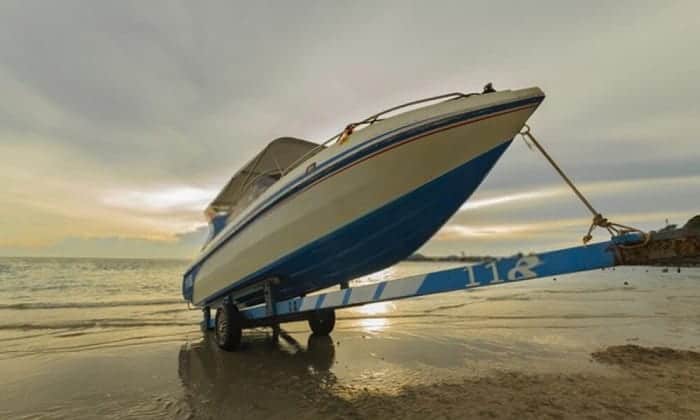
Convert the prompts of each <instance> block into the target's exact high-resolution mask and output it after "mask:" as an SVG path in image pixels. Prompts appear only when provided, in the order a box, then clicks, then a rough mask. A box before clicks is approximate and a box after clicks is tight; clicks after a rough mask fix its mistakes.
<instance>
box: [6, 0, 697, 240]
mask: <svg viewBox="0 0 700 420" xmlns="http://www.w3.org/2000/svg"><path fill="white" fill-rule="evenodd" d="M699 12H700V5H699V4H698V3H697V2H690V1H688V2H683V1H680V2H673V3H668V4H658V3H649V4H641V3H639V2H632V1H620V2H616V3H615V4H613V5H611V4H609V3H607V2H600V3H596V2H593V3H587V4H585V5H583V4H581V5H575V4H565V3H562V2H554V1H551V2H545V3H538V5H536V6H533V5H531V4H526V3H522V4H521V3H511V4H505V3H500V2H446V3H441V4H440V5H439V6H438V7H436V6H435V5H433V4H428V3H417V4H406V3H405V2H386V3H382V4H381V5H376V4H371V5H370V4H363V3H362V2H359V3H358V2H355V3H344V4H337V3H332V4H330V3H329V4H319V3H317V2H301V3H299V2H297V3H295V4H293V5H292V4H289V5H285V4H263V3H255V4H252V3H251V4H246V5H245V6H243V5H240V4H235V3H206V4H199V3H198V4H196V5H195V4H188V3H172V2H168V3H165V2H162V3H159V2H148V3H144V2H131V3H130V2H126V3H124V2H121V3H109V4H108V3H95V2H89V1H67V2H61V3H60V4H59V3H51V2H48V3H47V2H33V1H16V2H4V3H2V5H0V91H2V92H3V95H2V96H0V156H2V165H0V191H3V194H2V195H0V246H4V247H6V248H7V247H11V246H12V247H14V246H31V247H39V246H47V244H49V243H60V241H61V240H62V239H65V238H69V237H70V238H77V239H75V240H76V241H78V242H79V241H80V240H89V239H90V238H133V239H134V240H136V239H139V238H140V239H143V240H145V241H152V240H159V241H163V242H158V243H159V244H162V245H163V247H165V246H166V245H165V244H173V243H176V238H178V236H177V235H178V234H180V233H182V232H188V231H192V230H194V229H196V228H197V227H199V226H201V223H202V221H203V219H202V216H201V211H202V210H203V207H204V206H205V205H206V203H208V201H209V199H210V198H213V196H214V195H215V192H216V191H218V189H219V188H220V187H221V186H223V184H224V183H225V182H226V181H227V180H228V178H229V177H230V176H231V174H233V173H234V172H235V171H236V170H237V169H238V168H239V167H240V166H241V165H242V164H244V163H245V162H246V161H248V159H250V158H251V157H252V156H253V155H255V154H256V153H257V152H258V151H259V150H260V149H261V148H262V147H264V145H265V144H266V143H267V142H269V141H270V140H272V139H274V138H276V137H280V136H284V135H294V136H298V137H302V138H309V139H312V140H313V139H315V140H323V139H325V138H327V137H329V136H330V135H332V134H334V133H336V132H337V131H338V129H339V128H342V127H344V126H345V124H346V123H347V122H349V121H355V120H358V119H360V118H362V117H364V116H366V115H369V114H371V113H373V112H375V111H377V110H379V109H384V108H386V107H388V106H391V105H394V104H396V103H400V102H403V101H407V100H411V99H415V98H418V97H425V96H432V95H434V94H436V93H441V92H447V91H454V90H465V91H474V90H478V89H480V88H481V86H483V85H484V84H485V83H486V82H489V81H493V82H495V85H496V87H497V88H499V89H506V88H519V87H525V86H530V85H539V86H541V87H542V88H543V89H544V91H545V92H546V93H547V95H548V97H547V99H546V101H545V102H544V104H543V105H542V107H541V108H540V110H538V112H537V113H536V114H535V115H534V117H533V119H532V121H531V125H532V127H533V129H534V132H535V135H536V136H538V138H539V139H540V140H541V141H542V142H543V143H544V144H545V145H546V146H547V147H548V149H549V150H550V152H551V153H552V155H554V156H555V158H557V159H558V161H559V162H560V163H562V164H563V166H564V167H565V168H567V171H568V172H569V173H570V174H571V175H572V177H573V178H574V179H575V180H577V181H578V182H581V185H582V188H584V189H588V188H589V187H591V188H597V187H596V185H597V184H596V183H605V182H608V181H610V180H619V179H622V180H635V179H638V178H644V179H654V178H668V179H680V178H682V177H691V178H692V177H696V176H697V175H698V166H697V162H698V161H700V154H699V153H700V152H699V150H700V148H698V147H697V141H696V140H695V139H696V135H695V133H696V131H697V129H698V127H697V121H698V116H699V115H698V108H697V106H696V102H697V96H698V90H697V87H696V86H697V83H696V81H695V78H696V75H697V74H698V71H699V70H700V59H699V58H698V55H697V54H696V53H695V52H696V49H697V45H698V43H700V28H699V27H698V25H697V22H696V16H697V14H698V13H699ZM669 63H672V64H669ZM689 179H690V178H689ZM555 182H558V180H556V178H554V177H553V175H552V172H551V169H550V168H549V167H547V166H546V164H545V163H544V162H543V161H542V160H541V158H540V157H539V156H538V155H536V154H533V153H532V152H530V151H528V150H527V148H525V147H524V146H523V145H522V144H521V142H520V141H518V142H516V143H515V144H514V145H513V146H512V147H511V148H510V150H509V151H508V152H507V153H506V155H505V156H504V158H503V159H502V160H501V161H500V162H499V164H498V165H497V166H496V168H495V169H494V171H493V172H492V174H491V175H490V176H489V177H488V179H487V180H486V182H485V184H484V185H483V187H482V189H481V190H480V194H479V195H476V196H475V197H474V198H473V201H472V202H470V203H468V204H467V206H466V207H465V209H466V210H468V211H465V212H460V213H459V214H458V215H457V216H455V218H454V219H453V220H452V223H454V224H456V225H462V226H472V225H470V224H469V223H466V222H468V219H469V218H472V217H476V216H479V217H483V218H484V220H485V221H486V222H485V223H488V224H490V225H493V226H510V225H512V224H513V223H520V222H522V223H529V222H531V221H533V220H534V221H537V220H541V219H542V218H546V217H550V218H561V219H568V218H575V217H578V216H579V215H580V214H581V209H580V207H578V205H577V204H576V203H572V204H570V205H569V204H565V203H564V202H563V199H564V197H565V194H566V193H564V192H562V191H563V190H561V189H559V184H555ZM691 184H692V182H690V181H689V182H687V183H684V184H682V186H678V187H677V188H678V189H677V190H676V191H671V190H672V186H670V185H667V184H664V185H656V186H655V187H654V188H655V190H654V191H653V193H654V194H655V195H656V197H657V198H656V199H655V200H653V201H654V202H652V201H651V200H646V201H645V199H644V198H642V197H641V194H639V192H641V191H642V190H643V181H642V182H640V183H639V186H638V187H634V188H636V189H637V190H635V191H636V192H631V190H630V188H631V187H630V188H627V187H625V188H626V189H624V191H618V192H614V191H612V190H609V191H608V192H603V191H600V192H596V191H594V190H593V189H592V190H591V194H592V195H593V197H594V198H596V199H598V198H601V199H605V205H606V207H605V210H606V211H612V212H616V213H619V214H623V213H624V212H625V211H632V212H643V213H649V212H652V211H653V210H654V209H653V208H652V207H653V206H655V205H656V203H660V204H659V205H660V206H661V207H662V208H663V210H664V211H669V212H683V211H685V212H690V211H691V209H692V208H695V207H697V202H696V201H695V200H694V199H693V196H692V194H690V193H689V192H685V191H692V192H695V191H697V189H695V187H693V186H692V185H691ZM608 186H610V185H608ZM552 188H553V189H552ZM611 188H612V187H611ZM210 194H211V196H209V195H210ZM530 194H536V196H532V195H530ZM543 194H544V195H543ZM554 202H556V203H557V204H556V205H550V203H554ZM527 203H533V204H534V203H538V206H529V205H528V204H527ZM543 203H544V204H546V205H545V206H542V204H543ZM608 204H609V205H610V207H607V206H608ZM505 209H508V210H509V211H510V212H514V211H516V210H517V211H519V212H520V211H522V214H521V215H520V216H518V217H519V218H518V217H514V216H513V215H509V214H507V213H508V212H507V211H506V210H505ZM477 211H478V212H477ZM472 228H473V229H476V228H475V227H474V226H472ZM114 241H115V242H119V241H120V240H114ZM174 241H175V242H174ZM438 242H439V241H436V243H437V245H436V246H438V248H436V249H439V246H441V245H440V243H438ZM71 243H73V242H71ZM109 243H110V241H105V242H100V244H101V245H100V246H103V247H105V249H108V248H109V249H115V250H116V249H117V248H114V247H112V246H111V245H109ZM119 243H121V242H119ZM68 245H70V244H68V243H66V244H65V246H67V247H68ZM94 245H96V244H94ZM464 245H467V244H466V243H465V244H464ZM71 246H72V245H71ZM110 247H111V248H110ZM75 249H78V248H75ZM143 249H144V250H146V249H147V248H146V247H145V246H144V247H143ZM144 252H145V251H144ZM174 252H175V251H174ZM177 252H180V251H177Z"/></svg>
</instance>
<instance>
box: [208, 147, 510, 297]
mask: <svg viewBox="0 0 700 420" xmlns="http://www.w3.org/2000/svg"><path fill="white" fill-rule="evenodd" d="M510 143H511V142H510V141H507V142H505V143H503V144H501V145H500V146H498V147H496V148H494V149H492V150H490V151H489V152H486V153H484V154H483V155H481V156H479V157H477V158H475V159H473V160H471V161H469V162H468V163H466V164H464V165H462V166H460V167H458V168H456V169H454V170H452V171H450V172H448V173H446V174H444V175H442V176H440V177H439V178H436V179H434V180H433V181H431V182H429V183H427V184H425V185H423V186H421V187H420V188H418V189H416V190H414V191H412V192H410V193H408V194H406V195H404V196H402V197H400V198H398V199H396V200H394V201H392V202H391V203H389V204H387V205H385V206H384V207H381V208H380V209H377V210H376V211H373V212H372V213H370V214H368V215H366V216H363V217H361V218H359V219H357V220H356V221H354V222H352V223H349V224H348V225H345V226H344V227H342V228H340V229H338V230H336V231H334V232H332V233H330V234H328V235H326V236H325V237H323V238H320V239H318V240H316V241H314V242H312V243H310V244H308V245H306V246H305V247H303V248H301V249H299V250H297V251H295V252H294V253H292V254H290V255H287V256H285V257H284V258H281V259H280V260H278V261H277V262H275V263H273V264H271V265H269V266H267V267H265V268H263V269H262V270H259V271H258V272H256V273H254V274H253V275H251V276H248V277H247V278H244V279H241V280H240V281H237V282H236V283H234V284H233V285H232V286H231V287H230V288H228V289H224V290H221V291H219V292H218V293H216V294H215V295H212V296H209V297H208V298H207V299H205V300H204V303H207V302H211V301H213V300H216V299H218V298H220V297H223V296H225V295H226V294H228V293H231V292H232V291H234V290H235V289H236V288H239V287H243V286H244V285H247V284H250V283H251V281H256V280H260V279H264V278H267V277H271V276H276V277H279V278H280V279H281V280H282V283H281V284H280V286H279V289H278V294H277V298H278V299H287V298H290V297H294V296H300V295H303V294H306V293H310V292H313V291H315V290H319V289H323V288H326V287H330V286H333V285H335V284H338V283H340V282H343V281H346V280H350V279H353V278H357V277H360V276H363V275H366V274H369V273H373V272H375V271H378V270H381V269H383V268H386V267H388V266H391V265H393V264H395V263H397V262H399V261H401V260H403V259H405V258H406V257H408V256H409V255H410V254H412V253H413V252H415V251H416V250H417V249H418V248H420V247H421V246H422V245H423V244H424V243H425V242H426V241H428V239H430V238H431V237H432V236H433V235H434V234H435V232H437V230H438V229H440V227H442V225H444V224H445V222H446V221H447V220H448V219H449V218H450V217H451V216H452V215H453V214H454V213H455V212H456V211H457V210H458V209H459V207H460V206H461V205H462V203H464V202H465V201H466V200H467V199H468V198H469V196H470V195H471V194H472V193H473V192H474V190H476V188H477V187H478V186H479V184H481V182H482V181H483V179H484V178H485V177H486V175H487V174H488V172H489V171H490V170H491V168H492V167H493V165H494V164H495V163H496V161H497V160H498V159H499V158H500V157H501V155H502V154H503V152H504V151H505V150H506V149H507V148H508V146H509V145H510ZM261 301H262V297H261V296H251V297H250V298H249V299H247V301H246V303H248V304H255V303H259V302H261Z"/></svg>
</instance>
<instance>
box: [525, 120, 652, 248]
mask: <svg viewBox="0 0 700 420" xmlns="http://www.w3.org/2000/svg"><path fill="white" fill-rule="evenodd" d="M519 134H520V135H521V136H522V137H523V140H524V141H525V144H527V146H528V147H530V148H532V147H531V146H530V143H529V142H528V140H529V141H530V142H532V144H534V145H535V147H536V148H537V150H539V151H540V153H542V155H543V156H544V157H545V159H547V161H548V162H549V163H550V164H551V165H552V167H553V168H554V169H555V170H556V171H557V172H558V173H559V175H560V176H561V177H562V179H563V180H564V182H566V183H567V184H568V185H569V187H570V188H571V190H572V191H573V192H574V194H576V196H578V198H579V199H580V200H581V202H582V203H583V205H585V206H586V208H588V210H589V211H590V212H591V213H592V214H593V220H592V221H591V225H590V227H589V228H588V232H587V233H586V235H585V236H584V237H583V244H584V245H585V244H587V243H589V242H590V241H591V239H593V235H592V233H593V230H594V229H595V228H596V227H600V228H603V229H605V230H607V231H608V233H610V235H611V236H620V235H623V234H625V233H630V232H638V233H640V234H642V236H643V237H644V241H642V242H640V243H638V244H634V245H620V246H622V247H626V248H636V247H639V246H644V245H646V244H647V243H648V242H649V234H648V233H647V232H644V231H642V230H641V229H637V228H635V227H631V226H627V225H622V224H619V223H613V222H611V221H609V220H608V219H606V218H605V217H603V215H602V214H600V213H599V212H598V211H597V210H596V209H595V208H594V207H593V205H592V204H591V203H590V201H588V199H587V198H586V197H585V196H584V195H583V194H582V193H581V191H579V189H578V188H576V185H574V183H573V182H572V181H571V179H569V177H568V176H566V174H565V173H564V171H563V170H562V169H561V168H560V167H559V165H557V163H556V162H555V161H554V159H552V157H551V156H550V155H549V153H547V151H546V150H544V147H542V145H541V144H540V143H539V142H538V141H537V139H535V136H533V135H532V133H531V132H530V126H528V125H527V124H525V126H524V127H523V129H522V131H520V133H519Z"/></svg>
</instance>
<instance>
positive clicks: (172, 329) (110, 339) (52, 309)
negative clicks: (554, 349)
mask: <svg viewBox="0 0 700 420" xmlns="http://www.w3.org/2000/svg"><path fill="white" fill-rule="evenodd" d="M188 263H189V261H186V260H155V259H105V258H0V359H3V358H4V359H6V358H15V357H22V356H28V355H37V354H45V353H53V352H58V353H61V352H75V351H83V350H98V349H104V348H121V347H129V346H133V345H140V344H148V343H157V342H167V341H175V342H181V341H183V340H187V339H191V338H192V337H197V336H198V335H199V334H200V332H199V320H200V319H201V313H200V311H199V310H197V309H194V308H190V307H188V305H187V304H186V302H184V301H183V299H182V296H181V278H182V277H181V275H182V273H183V271H184V270H185V269H186V268H187V265H188ZM451 266H454V265H450V264H436V263H419V262H407V263H401V264H398V265H397V266H394V267H391V268H389V269H387V270H384V271H381V272H379V273H376V274H374V275H371V276H367V277H364V278H362V279H358V280H357V281H356V282H355V283H371V282H375V281H380V280H387V279H391V278H398V277H402V276H406V275H412V274H417V273H421V272H428V271H434V270H437V269H440V268H448V267H451ZM698 307H700V269H699V268H692V269H677V268H675V267H668V268H666V267H626V268H617V269H616V270H610V269H608V270H605V271H595V272H588V273H578V274H573V275H569V276H561V277H559V278H556V277H555V278H547V279H540V280H533V281H528V282H523V283H516V284H511V285H503V286H495V287H492V288H484V289H481V290H473V291H469V292H457V293H449V294H444V295H435V296H431V297H426V298H421V299H408V300H405V301H401V302H400V303H396V304H393V303H389V304H380V305H374V306H372V305H370V306H369V307H361V308H355V309H351V310H347V311H341V312H339V314H338V315H339V318H341V319H342V318H343V316H346V317H350V318H353V319H354V318H358V317H359V318H361V317H362V316H363V315H365V316H367V317H369V318H372V319H373V321H371V322H366V324H367V325H369V326H370V328H371V326H372V325H373V323H374V325H375V326H377V325H380V323H381V322H385V323H389V324H390V322H389V321H386V320H388V319H389V320H390V319H393V320H394V322H397V320H399V319H400V318H401V317H402V314H404V313H406V314H409V313H410V316H412V317H415V315H416V313H426V314H434V313H435V312H436V311H440V309H441V308H452V310H451V312H450V313H451V315H452V316H457V317H459V316H463V317H464V322H467V323H470V324H472V325H473V324H474V323H478V324H480V325H481V324H484V325H486V326H489V325H493V324H498V323H501V324H504V325H506V326H507V325H512V326H513V331H514V332H513V334H516V333H518V331H521V330H520V329H519V328H517V327H518V326H519V325H520V324H523V323H526V324H528V325H531V326H533V327H536V326H539V327H542V328H547V327H550V326H552V325H556V324H558V323H559V324H561V322H560V321H562V320H564V321H569V323H573V324H574V326H582V325H587V324H592V323H593V324H596V325H601V324H604V321H606V320H609V321H610V324H609V325H611V326H612V325H616V324H619V323H620V322H627V323H631V324H634V326H635V327H634V328H636V329H639V328H642V327H643V328H652V327H654V328H658V327H659V325H658V323H659V322H661V323H665V324H668V323H671V324H672V325H669V326H668V328H661V329H659V331H664V334H662V338H663V339H659V340H656V342H657V344H658V342H659V341H663V340H667V341H673V342H674V344H676V345H681V346H683V345H686V346H688V345H695V344H697V343H698V342H700V340H698V338H699V337H700V322H699V321H700V316H699V314H700V312H699V311H698ZM368 308H369V309H368ZM489 308H491V309H489ZM535 309H536V310H535ZM382 319H384V321H382ZM385 327H386V325H384V326H383V327H382V329H385ZM662 327H663V326H662ZM681 327H682V328H681ZM375 329H376V328H375ZM673 331H677V332H679V334H674V333H673ZM638 335H640V336H644V334H642V333H641V332H640V333H639V334H638ZM650 336H653V337H656V338H658V337H659V333H658V332H657V333H654V334H650ZM652 341H654V340H652Z"/></svg>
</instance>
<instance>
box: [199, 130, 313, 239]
mask: <svg viewBox="0 0 700 420" xmlns="http://www.w3.org/2000/svg"><path fill="white" fill-rule="evenodd" d="M318 147H319V145H318V144H316V143H312V142H309V141H306V140H301V139H297V138H294V137H281V138H278V139H276V140H273V141H272V142H271V143H270V144H268V145H267V147H265V149H263V151H262V152H260V153H258V155H256V156H255V157H254V158H253V159H252V160H251V161H250V162H248V164H246V165H245V166H244V167H243V168H242V169H241V170H239V171H238V172H237V173H236V174H235V175H234V176H233V177H232V178H231V180H230V181H229V182H228V183H227V184H226V186H225V187H224V188H223V189H222V190H221V192H220V193H219V195H217V196H216V198H215V199H214V201H212V202H211V204H209V206H208V207H207V209H206V215H207V218H208V219H209V221H210V223H211V222H212V220H214V218H216V217H220V216H222V215H225V216H226V220H228V221H230V220H233V219H234V218H235V217H236V216H237V215H238V214H240V213H241V212H242V211H243V210H244V209H246V208H247V207H248V206H249V205H250V204H251V203H252V202H253V201H255V199H256V198H258V197H259V196H260V195H262V194H263V193H264V192H265V191H267V189H268V188H270V187H271V186H272V185H274V184H275V183H276V182H277V181H278V180H279V179H280V178H281V177H282V176H283V175H284V174H285V173H286V172H287V171H288V169H289V168H290V167H291V166H293V165H294V166H296V165H297V164H298V163H299V161H300V159H304V157H305V156H307V155H308V156H311V154H309V152H310V151H312V150H314V149H318ZM219 230H220V229H216V230H215V232H214V235H213V236H215V235H216V234H217V233H218V231H219Z"/></svg>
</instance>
